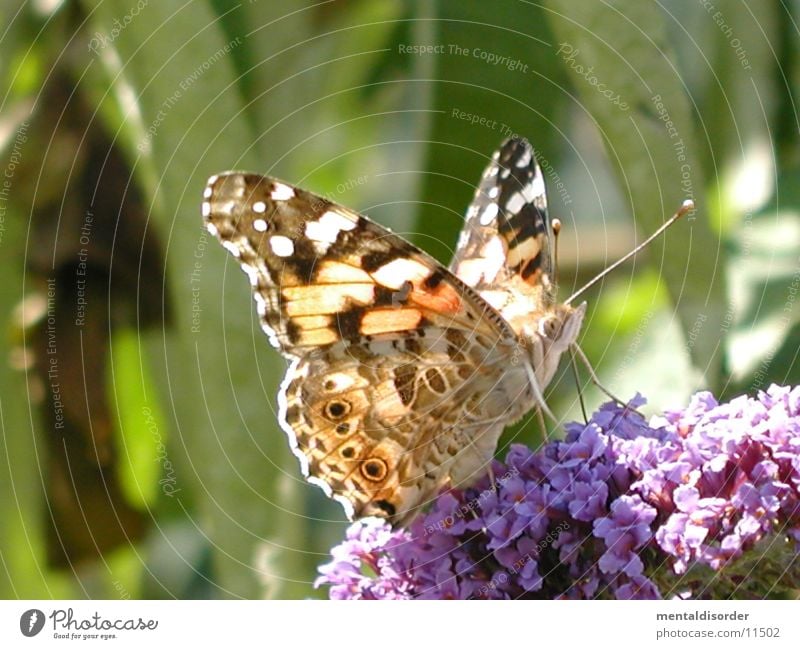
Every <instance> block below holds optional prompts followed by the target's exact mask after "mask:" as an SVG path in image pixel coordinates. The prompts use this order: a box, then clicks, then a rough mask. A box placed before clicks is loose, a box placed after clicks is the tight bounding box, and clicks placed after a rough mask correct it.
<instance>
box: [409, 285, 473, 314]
mask: <svg viewBox="0 0 800 649" xmlns="http://www.w3.org/2000/svg"><path fill="white" fill-rule="evenodd" d="M408 297H409V299H410V300H411V301H412V302H413V303H414V304H417V305H419V306H421V307H422V308H423V309H428V310H430V311H433V312H435V313H449V314H455V313H458V312H459V311H461V307H462V304H461V298H460V297H459V295H458V292H457V291H456V290H455V289H454V288H453V287H452V286H450V285H449V284H446V283H444V282H442V283H441V284H439V285H438V286H437V287H436V288H434V289H429V288H423V287H422V286H415V287H414V290H413V291H411V293H410V294H409V296H408Z"/></svg>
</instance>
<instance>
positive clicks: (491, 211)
mask: <svg viewBox="0 0 800 649" xmlns="http://www.w3.org/2000/svg"><path fill="white" fill-rule="evenodd" d="M498 211H499V208H498V207H497V203H489V204H488V205H487V206H486V209H485V210H483V214H481V225H491V223H492V221H494V219H495V217H496V216H497V212H498Z"/></svg>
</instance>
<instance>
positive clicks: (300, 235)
mask: <svg viewBox="0 0 800 649" xmlns="http://www.w3.org/2000/svg"><path fill="white" fill-rule="evenodd" d="M204 198H205V200H204V202H203V217H204V219H205V224H206V228H207V229H208V230H209V231H210V232H211V233H212V234H214V235H215V236H217V237H218V238H219V240H220V241H221V242H222V245H223V246H225V247H226V249H227V250H228V251H229V252H230V253H231V254H233V256H234V257H236V258H237V260H238V261H239V263H240V264H241V266H242V268H243V269H244V271H245V272H246V273H247V274H248V275H249V277H250V282H251V284H252V286H253V290H254V294H255V298H256V302H257V304H258V310H259V315H260V316H261V319H262V324H263V326H264V329H265V331H266V332H267V334H268V335H269V337H270V341H271V342H272V343H273V345H274V346H275V347H277V348H278V349H279V350H280V351H282V352H283V353H284V354H286V355H287V356H290V357H294V356H298V355H303V354H304V353H307V350H308V349H311V348H315V347H320V346H325V345H330V344H333V343H335V342H337V341H339V340H345V341H360V340H361V339H362V338H363V337H364V336H377V335H381V334H393V333H400V334H405V333H407V332H410V331H414V330H416V329H419V328H424V327H429V326H432V325H437V326H442V327H456V328H461V329H465V330H467V331H471V332H472V331H476V332H482V333H484V334H486V335H489V336H495V337H497V336H501V337H502V336H503V335H512V334H511V333H510V330H509V329H508V327H507V325H506V323H505V322H503V320H502V318H500V317H499V315H498V314H497V313H496V312H494V311H493V309H491V307H488V306H487V305H486V303H485V302H484V301H483V300H482V299H481V298H480V297H479V296H478V295H477V294H476V293H475V292H474V291H472V290H471V289H470V288H468V287H466V286H465V285H464V284H463V283H462V282H461V281H460V280H459V279H457V278H456V277H454V276H453V275H452V274H451V273H450V272H449V271H448V270H447V269H445V268H444V267H442V266H441V265H440V264H439V263H438V262H437V261H435V260H434V259H433V258H431V257H430V256H428V255H426V254H425V253H424V252H422V251H421V250H419V249H418V248H416V247H415V246H413V245H411V244H410V243H408V242H407V241H405V240H404V239H402V238H401V237H398V236H397V235H395V234H392V233H391V232H390V231H389V230H387V229H386V228H383V227H382V226H379V225H378V224H376V223H373V222H372V221H370V220H369V219H367V218H366V217H364V216H361V215H359V214H357V213H356V212H353V211H352V210H350V209H348V208H346V207H342V206H341V205H337V204H335V203H332V202H331V201H329V200H327V199H325V198H322V197H320V196H317V195H315V194H312V193H310V192H306V191H303V190H301V189H298V188H296V187H293V186H291V185H287V184H285V183H282V182H280V181H278V180H276V179H274V178H269V177H266V176H259V175H257V174H248V173H236V172H229V173H224V174H220V175H218V176H213V177H212V178H210V179H209V182H208V185H207V187H206V189H205V194H204Z"/></svg>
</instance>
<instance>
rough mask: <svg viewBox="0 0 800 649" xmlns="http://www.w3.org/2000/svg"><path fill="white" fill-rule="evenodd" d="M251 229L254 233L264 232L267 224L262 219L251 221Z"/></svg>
mask: <svg viewBox="0 0 800 649" xmlns="http://www.w3.org/2000/svg"><path fill="white" fill-rule="evenodd" d="M253 229H254V230H255V231H256V232H266V231H267V222H266V221H265V220H264V219H256V220H255V221H253Z"/></svg>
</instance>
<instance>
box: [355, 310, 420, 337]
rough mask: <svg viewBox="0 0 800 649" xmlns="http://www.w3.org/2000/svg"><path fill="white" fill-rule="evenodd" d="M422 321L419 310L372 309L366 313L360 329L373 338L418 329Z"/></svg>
mask: <svg viewBox="0 0 800 649" xmlns="http://www.w3.org/2000/svg"><path fill="white" fill-rule="evenodd" d="M421 320H422V312H421V311H419V309H372V310H371V311H367V312H366V313H364V315H363V317H362V318H361V324H360V327H359V328H360V331H361V333H362V334H364V335H365V336H371V335H373V334H382V333H390V332H393V331H409V330H411V329H416V327H417V325H419V323H420V321H421Z"/></svg>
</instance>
